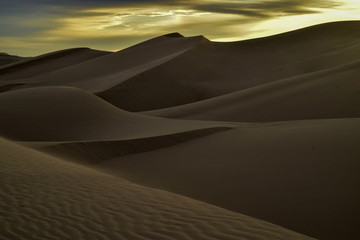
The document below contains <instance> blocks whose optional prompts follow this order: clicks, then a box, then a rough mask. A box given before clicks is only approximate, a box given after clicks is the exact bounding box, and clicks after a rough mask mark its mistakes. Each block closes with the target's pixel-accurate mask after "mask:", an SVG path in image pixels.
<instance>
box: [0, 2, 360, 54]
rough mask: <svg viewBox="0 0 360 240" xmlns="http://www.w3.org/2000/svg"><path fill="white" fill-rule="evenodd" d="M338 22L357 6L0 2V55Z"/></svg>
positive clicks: (257, 33) (251, 34)
mask: <svg viewBox="0 0 360 240" xmlns="http://www.w3.org/2000/svg"><path fill="white" fill-rule="evenodd" d="M342 20H360V0H223V1H216V0H197V1H196V0H31V1H30V0H11V1H0V52H6V53H9V54H13V55H20V56H36V55H40V54H44V53H47V52H51V51H56V50H60V49H66V48H73V47H90V48H94V49H100V50H109V51H117V50H120V49H123V48H126V47H128V46H131V45H133V44H136V43H139V42H141V41H144V40H147V39H150V38H153V37H156V36H159V35H163V34H167V33H171V32H179V33H181V34H182V35H184V36H195V35H204V36H205V37H207V38H208V39H210V40H213V41H238V40H244V39H250V38H257V37H263V36H269V35H274V34H277V33H281V32H286V31H290V30H294V29H299V28H302V27H307V26H311V25H315V24H320V23H325V22H333V21H342Z"/></svg>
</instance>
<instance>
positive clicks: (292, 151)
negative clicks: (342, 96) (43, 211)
mask: <svg viewBox="0 0 360 240" xmlns="http://www.w3.org/2000/svg"><path fill="white" fill-rule="evenodd" d="M158 141H168V139H158ZM359 142H360V119H332V120H309V121H291V122H279V123H267V124H253V125H249V126H247V127H245V126H243V127H239V128H237V129H234V130H229V131H224V132H220V133H215V134H212V135H209V136H205V137H202V138H199V139H195V140H192V141H188V142H186V143H182V144H178V145H175V146H172V147H168V148H163V149H159V150H156V151H151V152H145V153H140V154H134V155H129V156H125V157H120V158H116V157H115V156H116V154H118V156H123V155H126V154H123V153H121V152H120V153H116V152H115V151H116V150H111V149H126V147H127V146H126V144H125V143H121V142H105V143H104V142H97V143H95V142H94V143H92V144H81V143H69V144H63V145H60V146H58V147H57V148H53V149H51V148H46V150H48V151H50V152H52V151H53V150H55V151H54V152H55V153H57V154H63V156H66V157H67V158H68V159H72V158H73V159H76V158H78V157H84V156H85V158H83V159H80V160H81V161H86V159H87V161H88V162H87V163H97V164H96V165H94V166H93V167H96V168H98V167H101V168H103V169H104V170H106V171H110V172H111V173H112V174H114V175H116V176H121V177H124V178H126V179H129V180H130V181H133V182H136V183H138V184H141V185H146V186H150V187H156V188H160V189H164V190H168V191H172V192H176V193H178V194H182V195H185V196H188V197H191V198H195V199H198V200H201V201H205V202H208V203H211V204H214V205H217V206H221V207H223V208H227V209H230V210H233V211H235V212H240V213H245V214H247V215H250V216H254V217H257V218H260V219H265V220H267V221H270V222H273V223H275V224H279V225H281V226H284V227H286V228H289V229H292V230H294V231H297V232H301V233H304V234H306V235H309V236H313V237H315V238H318V239H357V238H358V237H359V236H360V229H359V228H358V226H359V224H360V217H359V216H360V209H359V208H358V203H359V201H360V193H359V190H358V188H357V185H356V183H358V182H360V176H359V174H358V169H359V167H360V162H359V159H360V149H359V148H358V145H359ZM143 144H146V143H143ZM148 144H149V143H148ZM75 150H76V151H75ZM79 152H82V153H83V154H81V155H80V156H79V155H76V154H75V153H79ZM89 156H92V157H89ZM109 159H110V160H109Z"/></svg>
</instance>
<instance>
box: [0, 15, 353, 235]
mask: <svg viewBox="0 0 360 240" xmlns="http://www.w3.org/2000/svg"><path fill="white" fill-rule="evenodd" d="M359 42H360V22H358V21H352V22H335V23H328V24H322V25H317V26H313V27H309V28H305V29H301V30H297V31H293V32H289V33H284V34H280V35H275V36H271V37H266V38H260V39H253V40H247V41H241V42H232V43H218V42H212V41H210V40H208V39H206V38H205V37H203V36H195V37H184V36H182V35H181V34H178V33H173V34H168V35H164V36H160V37H157V38H154V39H150V40H148V41H145V42H143V43H139V44H137V45H135V46H132V47H130V48H127V49H124V50H122V51H119V52H104V51H98V50H93V49H88V48H74V49H66V50H60V51H56V52H52V53H48V54H44V55H41V56H37V57H33V58H26V59H22V60H21V59H17V61H15V62H14V61H12V62H11V63H8V64H4V65H2V66H0V137H1V138H0V171H1V175H0V179H1V185H2V189H1V191H0V198H1V199H0V200H1V201H0V212H1V217H0V239H154V240H155V239H244V240H245V239H246V240H247V239H259V240H260V239H274V240H275V239H284V240H285V239H286V240H288V239H299V240H300V239H324V240H325V239H329V240H332V239H334V240H357V239H360V227H359V226H360V208H359V206H358V203H359V202H360V191H359V189H358V186H357V185H358V183H359V182H360V175H359V174H358V172H359V168H360V162H359V159H360V148H359V143H360V82H359V76H360V44H359ZM7 56H8V55H6V54H3V57H4V58H5V57H6V59H7V58H8V57H7Z"/></svg>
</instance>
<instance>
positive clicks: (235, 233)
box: [0, 139, 311, 240]
mask: <svg viewBox="0 0 360 240" xmlns="http://www.w3.org/2000/svg"><path fill="white" fill-rule="evenodd" d="M0 152H1V158H0V171H1V176H2V183H1V184H2V188H1V191H0V197H1V199H2V201H1V204H0V213H1V217H0V219H1V226H2V227H1V229H2V230H1V233H0V236H1V237H2V238H4V239H23V238H26V239H29V238H31V239H39V238H47V239H49V238H50V239H53V238H59V239H60V238H61V239H74V238H77V239H80V238H86V239H144V240H145V239H224V238H226V239H244V238H251V239H259V240H260V239H264V238H266V239H274V240H279V239H283V240H287V239H298V240H306V239H309V240H310V239H311V238H309V237H305V236H302V235H300V234H296V233H294V232H291V231H289V230H286V229H284V228H281V227H278V226H275V225H273V224H270V223H267V222H264V221H261V220H256V219H253V218H250V217H247V216H244V215H241V214H237V213H234V212H231V211H227V210H224V209H221V208H218V207H215V206H212V205H209V204H205V203H201V202H198V201H195V200H192V199H189V198H185V197H182V196H179V195H175V194H172V193H168V192H164V191H160V190H155V189H150V188H145V187H141V186H139V185H136V184H133V183H130V182H128V181H126V180H123V179H121V178H115V177H112V176H110V175H107V174H104V173H100V172H97V171H95V170H92V169H89V168H86V167H82V166H79V165H75V164H72V163H68V162H65V161H63V160H61V159H57V158H53V157H50V156H48V155H44V154H42V153H39V152H36V151H33V150H30V149H26V148H24V147H21V146H19V145H16V144H14V143H11V142H9V141H6V140H4V139H0Z"/></svg>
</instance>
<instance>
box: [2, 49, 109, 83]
mask: <svg viewBox="0 0 360 240" xmlns="http://www.w3.org/2000/svg"><path fill="white" fill-rule="evenodd" d="M108 53H109V52H105V51H98V50H93V49H89V48H74V49H67V50H61V51H57V52H52V53H48V54H44V55H40V56H37V57H33V58H29V59H25V60H23V61H18V62H15V63H13V64H11V65H7V66H3V67H1V68H0V79H1V81H3V80H16V79H26V78H30V77H34V76H37V75H42V74H45V73H47V72H51V71H55V70H58V69H61V68H64V67H68V66H71V65H73V64H78V63H81V62H83V61H87V60H90V59H93V58H97V57H101V56H104V55H106V54H108ZM24 82H26V81H24Z"/></svg>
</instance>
